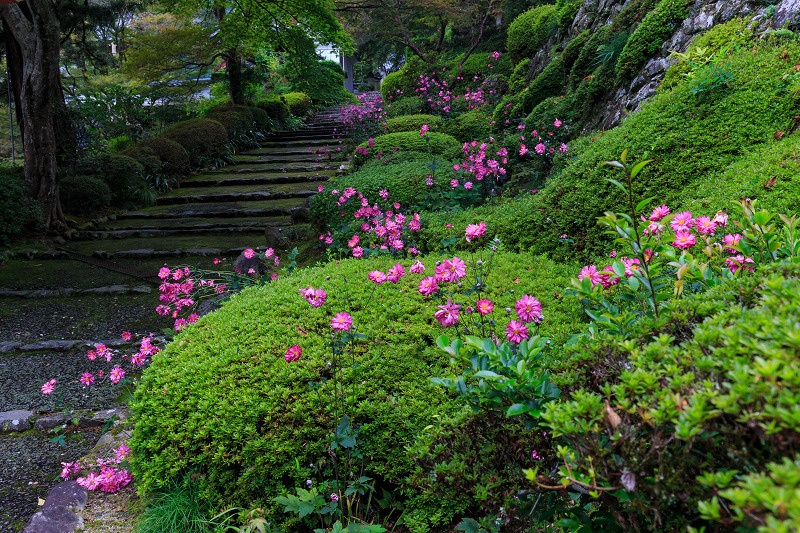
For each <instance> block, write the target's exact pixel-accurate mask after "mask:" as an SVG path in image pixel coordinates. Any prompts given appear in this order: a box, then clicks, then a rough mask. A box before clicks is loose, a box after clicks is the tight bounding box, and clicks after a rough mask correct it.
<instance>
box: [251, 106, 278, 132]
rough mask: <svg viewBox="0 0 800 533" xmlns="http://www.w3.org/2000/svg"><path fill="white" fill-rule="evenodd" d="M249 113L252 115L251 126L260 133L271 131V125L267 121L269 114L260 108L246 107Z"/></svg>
mask: <svg viewBox="0 0 800 533" xmlns="http://www.w3.org/2000/svg"><path fill="white" fill-rule="evenodd" d="M247 109H248V110H249V111H250V113H251V114H252V115H253V124H254V125H255V127H256V129H259V130H261V131H264V132H266V131H270V130H271V129H272V124H270V121H269V114H268V113H267V112H266V111H264V110H263V109H261V108H260V107H254V106H248V108H247Z"/></svg>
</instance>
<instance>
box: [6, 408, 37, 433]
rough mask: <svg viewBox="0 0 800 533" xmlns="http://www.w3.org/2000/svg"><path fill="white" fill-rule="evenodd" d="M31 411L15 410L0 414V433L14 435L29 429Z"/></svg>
mask: <svg viewBox="0 0 800 533" xmlns="http://www.w3.org/2000/svg"><path fill="white" fill-rule="evenodd" d="M32 416H33V411H26V410H23V409H16V410H14V411H3V412H0V433H14V432H17V431H27V430H28V429H30V427H31V424H30V418H31V417H32Z"/></svg>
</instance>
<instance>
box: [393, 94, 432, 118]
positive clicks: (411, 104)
mask: <svg viewBox="0 0 800 533" xmlns="http://www.w3.org/2000/svg"><path fill="white" fill-rule="evenodd" d="M386 102H387V103H386V114H387V115H388V116H390V117H392V118H394V117H402V116H404V115H419V114H420V113H425V112H427V111H429V109H428V108H427V107H426V106H424V105H423V102H422V100H420V99H419V98H417V97H416V96H404V97H401V98H395V99H393V100H387V101H386Z"/></svg>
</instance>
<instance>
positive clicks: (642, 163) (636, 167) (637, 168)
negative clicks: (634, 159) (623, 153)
mask: <svg viewBox="0 0 800 533" xmlns="http://www.w3.org/2000/svg"><path fill="white" fill-rule="evenodd" d="M652 161H653V160H652V159H646V160H644V161H640V162H639V163H636V164H635V165H634V166H633V168H632V169H631V179H633V178H635V177H636V175H637V174H639V172H641V170H642V169H643V168H644V167H645V166H647V164H648V163H650V162H652Z"/></svg>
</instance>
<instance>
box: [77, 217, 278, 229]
mask: <svg viewBox="0 0 800 533" xmlns="http://www.w3.org/2000/svg"><path fill="white" fill-rule="evenodd" d="M291 223H292V221H291V218H289V217H288V216H282V215H280V216H272V217H231V218H222V219H220V218H212V219H210V220H209V219H205V218H200V217H186V218H179V219H154V220H148V219H128V220H119V221H116V222H106V223H105V224H101V225H99V226H98V227H96V228H93V229H92V230H87V231H109V232H110V231H126V230H141V231H145V230H170V229H215V228H219V229H225V228H249V227H254V228H261V229H263V228H265V227H267V226H288V225H289V224H291Z"/></svg>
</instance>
